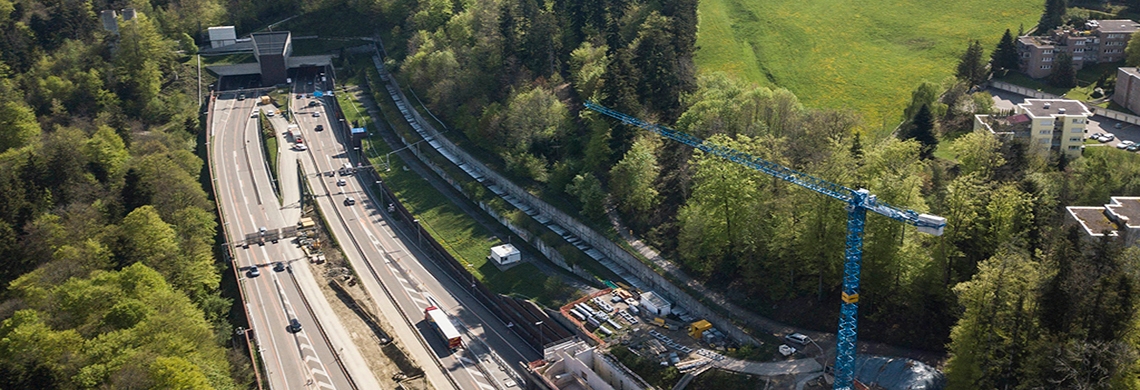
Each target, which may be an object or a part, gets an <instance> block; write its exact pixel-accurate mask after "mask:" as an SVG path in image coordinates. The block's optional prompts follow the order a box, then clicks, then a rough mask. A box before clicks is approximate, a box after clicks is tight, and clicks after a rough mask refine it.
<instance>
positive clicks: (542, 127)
mask: <svg viewBox="0 0 1140 390" xmlns="http://www.w3.org/2000/svg"><path fill="white" fill-rule="evenodd" d="M128 6H129V7H133V8H135V9H137V10H138V14H139V16H138V17H137V18H136V19H135V20H133V21H130V22H124V21H120V30H119V33H118V34H117V35H116V34H110V33H108V32H106V31H104V30H103V29H102V28H101V24H100V23H99V20H98V18H97V14H98V12H99V11H100V10H103V9H121V8H124V7H128ZM696 7H697V1H696V0H676V1H662V0H583V1H569V0H467V1H451V0H325V1H313V2H304V3H302V2H300V1H281V2H257V1H252V0H235V1H232V2H227V3H223V2H220V1H217V0H181V1H179V0H171V1H155V2H145V1H139V0H134V1H129V2H105V1H82V0H62V1H58V2H46V1H41V0H0V24H2V25H3V26H4V27H6V28H4V29H2V30H0V35H2V39H0V61H2V62H3V66H2V67H0V68H2V69H3V72H0V91H3V92H4V93H2V94H0V110H2V112H0V123H2V125H0V126H2V127H0V193H2V194H3V196H0V256H2V258H3V259H4V262H5V264H4V267H2V268H0V282H2V283H4V284H5V285H6V288H5V289H4V290H3V291H2V296H0V298H2V299H3V300H2V303H0V319H3V322H0V387H2V388H14V389H16V388H37V389H38V388H76V387H110V388H121V387H149V388H236V387H244V386H246V385H248V384H250V383H252V371H251V370H252V369H251V368H250V367H249V364H248V357H243V356H242V355H241V350H240V349H236V350H235V349H233V348H232V347H230V344H229V337H228V335H230V334H232V328H233V326H234V325H232V324H233V323H235V322H238V321H237V320H235V319H233V318H232V317H231V314H230V312H231V311H230V309H231V306H232V304H233V302H232V301H231V300H230V299H228V298H225V297H223V296H222V295H221V293H220V290H221V287H220V286H221V283H220V281H221V279H222V277H221V275H222V274H223V273H222V271H223V270H225V264H224V263H222V262H219V261H218V259H217V257H218V254H217V253H215V245H214V243H215V240H216V236H217V229H218V226H217V220H216V218H215V210H214V207H213V203H212V201H211V200H210V198H209V196H208V195H207V190H204V189H203V188H204V186H205V185H208V184H209V183H208V180H204V179H203V177H204V176H207V175H206V174H205V173H204V163H203V161H202V159H201V157H200V155H199V154H196V151H197V150H199V149H198V148H200V147H201V140H200V139H199V138H198V136H199V135H200V134H201V130H202V125H201V123H199V121H200V120H201V117H200V116H199V115H198V112H199V109H198V108H197V107H194V106H195V99H194V94H195V93H196V88H197V85H196V78H195V75H194V73H193V67H191V66H190V62H188V61H189V60H190V55H191V54H193V53H194V52H195V51H196V49H197V48H196V45H195V42H198V43H201V42H203V39H202V34H201V33H202V31H203V30H204V29H205V27H208V26H212V25H216V24H233V25H235V26H238V30H239V33H247V32H250V31H255V30H257V29H260V28H262V27H264V26H265V25H267V24H269V23H273V22H275V21H277V20H281V19H283V18H286V17H289V16H292V15H295V14H297V13H307V12H317V11H321V10H328V9H341V10H349V11H350V12H353V13H356V14H359V15H362V18H363V19H366V20H369V21H371V24H369V25H360V26H353V27H352V28H353V31H354V32H356V33H358V34H359V35H360V36H373V35H376V36H380V37H383V38H384V39H385V42H386V47H387V52H388V53H389V58H388V65H389V66H390V67H391V68H392V69H393V70H394V72H395V74H397V75H398V77H401V79H402V80H403V84H405V85H408V86H410V87H411V88H412V89H413V90H415V91H417V93H418V95H419V96H420V97H422V98H423V99H424V101H425V103H426V104H427V106H428V107H429V108H430V109H431V110H432V111H433V112H434V113H435V114H436V115H438V116H440V118H441V119H442V120H443V121H444V122H445V123H447V124H448V125H449V126H451V127H453V128H455V129H458V130H459V131H452V132H450V133H449V134H448V136H449V137H454V138H456V139H459V140H461V141H463V142H462V143H463V144H465V145H468V147H470V148H472V149H474V150H475V151H476V152H477V153H476V154H477V155H480V156H484V157H485V158H486V159H487V162H488V163H489V164H491V165H492V166H495V167H498V168H499V169H501V170H502V171H503V172H506V173H508V174H509V175H512V177H514V178H515V179H516V180H517V181H518V182H519V183H523V184H525V185H526V186H527V187H528V188H530V189H531V190H532V191H534V192H535V193H538V194H541V195H542V196H543V197H544V198H546V199H550V200H552V202H553V203H556V204H562V205H564V206H565V207H568V208H573V209H574V210H572V211H574V212H576V213H578V215H580V216H581V218H582V219H583V220H585V221H588V222H589V223H592V224H594V225H595V226H597V227H598V228H599V229H602V230H605V229H608V227H607V226H608V222H607V220H606V213H607V211H608V210H611V209H612V210H613V212H616V213H617V215H618V216H620V218H621V219H622V220H623V221H624V222H625V223H626V224H627V225H628V226H630V227H631V228H632V229H633V230H634V231H635V232H636V233H637V234H638V235H640V236H643V237H645V238H647V239H648V240H649V241H650V242H651V243H652V244H653V245H654V246H655V247H656V248H657V249H659V250H661V251H662V252H663V253H664V254H665V255H666V256H667V257H668V258H669V259H671V260H672V261H675V262H677V263H678V264H680V265H681V266H682V267H683V268H684V269H685V270H686V272H688V273H689V274H691V275H693V276H694V277H697V278H698V279H700V280H702V281H704V282H705V283H707V284H708V285H709V286H711V287H713V288H715V289H717V290H720V291H723V292H725V293H726V294H727V295H728V296H730V297H731V298H732V299H734V300H736V301H737V302H739V303H743V304H744V306H746V307H751V308H755V310H756V311H757V312H758V313H760V314H763V315H766V316H770V317H773V318H775V319H777V320H780V321H784V322H788V323H791V324H795V325H797V326H803V327H808V328H813V329H818V330H822V331H832V330H833V328H834V326H835V318H836V316H837V311H838V304H837V300H836V299H835V297H837V296H838V293H839V287H840V283H841V268H842V255H841V254H842V252H843V247H844V241H843V236H844V232H845V229H846V226H845V224H844V221H845V220H846V218H845V211H844V209H843V206H842V204H840V203H838V202H835V201H833V200H831V199H828V198H824V197H822V196H820V195H817V194H814V193H811V192H809V191H805V190H802V189H799V188H796V187H794V186H792V185H789V184H786V183H783V182H781V181H779V180H776V179H773V178H771V177H767V176H765V175H763V174H761V173H758V172H754V171H750V170H747V169H744V168H742V167H740V166H737V165H735V164H733V163H730V162H727V161H724V160H720V159H718V158H715V157H712V156H708V155H704V154H702V153H694V152H693V150H692V149H690V148H688V147H685V146H682V145H679V144H676V143H673V142H671V141H668V140H662V139H659V138H656V137H655V136H653V135H650V134H647V133H644V132H642V131H639V130H637V129H635V128H631V127H628V126H623V125H619V124H617V123H616V122H612V121H610V120H608V119H605V118H602V117H600V116H598V115H597V114H594V113H590V112H588V111H584V110H583V107H582V103H583V102H584V101H588V100H591V101H598V102H600V103H602V104H604V105H607V106H609V107H612V108H614V109H617V110H620V111H623V112H626V113H630V114H633V115H636V116H639V117H642V118H646V119H648V120H650V121H654V122H657V123H660V124H664V125H668V126H671V127H674V128H676V129H678V130H681V131H685V132H688V133H690V134H693V135H695V136H698V137H702V138H706V139H709V140H712V141H713V142H717V143H719V144H722V145H726V146H731V147H733V148H736V149H738V150H742V151H746V152H749V153H752V154H754V155H756V156H760V157H762V158H765V159H768V160H771V161H775V162H778V163H781V164H784V165H787V166H790V167H793V168H795V169H798V170H801V171H803V172H807V173H810V174H813V175H815V176H818V177H821V178H826V179H828V180H832V181H835V182H837V183H840V184H843V185H846V186H849V187H853V188H867V189H869V190H871V191H872V192H873V193H875V194H877V195H878V197H879V198H880V199H881V200H883V201H885V202H887V203H890V204H893V205H896V206H899V207H905V208H910V209H913V210H916V211H921V212H927V213H932V214H937V215H941V216H944V217H946V218H947V219H948V221H949V224H948V228H947V231H946V234H945V235H943V236H941V237H932V236H927V235H922V234H918V233H917V232H916V231H915V230H914V229H913V228H909V227H904V226H903V225H900V224H898V223H895V222H893V221H891V220H888V219H886V218H882V217H879V216H877V215H873V216H871V217H870V218H869V221H868V225H867V226H868V228H867V237H866V244H865V248H864V250H865V255H864V271H863V290H862V299H861V305H860V306H861V311H860V314H861V319H860V325H861V326H860V340H874V341H880V342H885V343H889V344H892V345H899V346H906V347H913V348H919V349H923V350H928V351H934V352H937V353H945V354H947V355H948V356H949V360H948V362H947V363H946V366H945V370H946V373H947V376H948V378H949V380H950V387H951V388H960V389H973V388H998V387H1001V388H1136V387H1137V383H1136V377H1137V373H1138V369H1140V367H1137V364H1136V363H1137V360H1138V357H1140V355H1138V351H1137V344H1136V343H1137V341H1136V340H1137V339H1136V336H1137V334H1136V330H1135V329H1136V327H1137V318H1136V302H1134V300H1133V299H1132V298H1133V297H1132V292H1133V291H1134V290H1135V289H1136V287H1137V282H1138V281H1140V279H1138V278H1140V273H1138V267H1137V265H1138V264H1140V263H1138V261H1140V251H1138V250H1137V249H1136V248H1134V247H1132V248H1125V247H1123V246H1121V244H1120V243H1119V242H1117V241H1113V240H1104V241H1090V240H1087V239H1085V238H1082V237H1081V235H1082V234H1083V233H1082V232H1080V231H1077V230H1075V229H1073V228H1071V227H1068V226H1067V225H1066V224H1065V223H1064V213H1065V210H1064V207H1065V206H1069V205H1099V204H1104V203H1107V202H1108V200H1109V197H1110V196H1114V195H1136V194H1140V161H1138V160H1140V159H1138V158H1137V156H1136V155H1135V154H1126V153H1122V152H1118V151H1116V150H1114V149H1109V148H1089V150H1087V151H1085V152H1084V156H1083V157H1082V158H1079V159H1067V158H1063V157H1059V156H1049V157H1042V156H1040V155H1037V154H1036V153H1030V152H1029V151H1028V148H1027V145H1024V144H1021V143H1017V142H999V141H997V140H996V139H994V138H992V137H988V136H986V135H984V134H980V133H973V132H971V131H970V123H971V118H972V115H973V114H975V113H987V112H991V111H993V110H994V109H993V106H992V104H989V103H987V102H989V97H988V96H987V95H985V94H981V93H974V90H973V89H972V88H970V85H969V83H966V82H963V81H961V80H937V81H934V82H927V83H923V84H921V85H917V86H914V93H913V95H912V99H911V103H910V104H909V105H908V107H906V109H905V110H904V115H903V118H899V119H901V120H903V121H904V124H903V126H901V127H900V129H898V131H897V132H895V134H896V135H897V136H892V137H885V138H882V139H877V138H872V137H870V136H867V135H866V134H878V133H881V132H874V131H870V130H872V128H871V127H870V126H875V125H874V124H866V123H863V121H862V120H861V117H860V114H859V113H858V112H853V111H846V110H835V109H817V108H811V107H805V106H804V105H802V104H801V103H800V102H799V99H798V98H797V97H796V96H795V95H794V94H792V93H791V92H789V91H787V90H783V89H779V88H775V89H773V88H767V87H760V86H756V85H750V84H746V83H743V82H740V81H738V80H734V79H732V78H730V77H728V76H725V75H722V74H715V73H712V74H705V73H701V72H699V71H698V69H696V67H695V66H694V64H693V61H692V58H693V53H694V52H695V51H696V50H698V49H699V48H697V47H696V46H695V42H696V34H697V29H696V26H697V13H696ZM1000 33H1001V32H1000V31H995V32H994V34H995V36H996V35H1000ZM948 66H951V65H948ZM965 79H966V80H968V79H969V78H965ZM876 130H877V129H876Z"/></svg>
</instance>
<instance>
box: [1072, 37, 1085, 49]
mask: <svg viewBox="0 0 1140 390" xmlns="http://www.w3.org/2000/svg"><path fill="white" fill-rule="evenodd" d="M1073 44H1074V45H1077V46H1084V45H1085V40H1084V39H1081V40H1078V41H1076V42H1074V43H1073ZM1078 50H1084V49H1078Z"/></svg>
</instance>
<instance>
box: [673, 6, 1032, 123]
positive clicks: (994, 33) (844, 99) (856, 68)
mask: <svg viewBox="0 0 1140 390" xmlns="http://www.w3.org/2000/svg"><path fill="white" fill-rule="evenodd" d="M1040 8H1041V1H1039V0H1038V1H1033V0H1011V1H1003V2H993V1H984V0H962V1H948V0H933V1H923V2H917V1H901V0H870V1H853V0H813V1H807V2H804V1H791V0H768V1H760V0H702V1H701V2H700V6H699V8H698V15H699V24H698V33H697V47H698V49H697V52H696V54H695V56H694V57H695V58H694V60H695V62H696V64H697V68H698V69H699V71H700V72H701V73H710V72H716V71H723V72H726V73H729V74H731V75H734V76H736V77H739V78H741V79H743V80H746V81H750V82H755V83H759V84H761V85H765V86H779V87H783V88H787V89H789V90H791V91H792V92H794V93H795V94H796V96H798V97H799V99H800V101H802V102H803V103H804V104H805V105H807V106H809V107H817V108H848V109H852V110H855V111H858V112H859V113H860V114H861V115H862V116H863V120H864V125H865V126H866V127H867V128H868V129H869V130H871V133H872V134H878V133H877V131H876V130H877V129H879V128H882V127H891V128H893V127H894V125H896V124H897V123H898V121H899V119H900V118H899V116H900V115H901V113H902V109H903V106H904V105H905V102H906V101H907V99H909V97H910V92H911V91H912V90H913V89H914V88H915V87H916V86H917V85H918V84H919V83H921V82H922V81H924V80H930V81H941V80H943V79H945V78H946V77H949V76H952V75H953V71H954V65H953V64H954V63H956V62H957V60H958V56H959V55H960V54H961V53H962V52H963V51H965V50H966V46H967V44H968V42H969V41H971V40H974V39H977V40H980V41H981V42H982V44H983V46H984V47H986V48H987V51H988V50H990V49H991V48H992V47H993V46H994V44H996V43H997V41H998V39H999V38H1001V33H1002V32H1003V31H1005V29H1007V28H1008V29H1011V30H1012V31H1014V32H1015V33H1016V32H1017V30H1018V28H1019V26H1020V25H1024V26H1025V28H1026V29H1028V28H1030V27H1032V26H1033V25H1034V24H1035V23H1036V22H1037V19H1038V17H1039V16H1040ZM840 10H841V11H840ZM837 11H840V12H837ZM987 55H988V54H987Z"/></svg>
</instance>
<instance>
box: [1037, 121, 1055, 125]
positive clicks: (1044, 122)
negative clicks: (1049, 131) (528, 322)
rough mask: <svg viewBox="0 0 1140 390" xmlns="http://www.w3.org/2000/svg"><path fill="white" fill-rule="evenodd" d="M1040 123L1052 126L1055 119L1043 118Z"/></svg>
mask: <svg viewBox="0 0 1140 390" xmlns="http://www.w3.org/2000/svg"><path fill="white" fill-rule="evenodd" d="M1040 123H1041V126H1052V125H1053V121H1051V120H1043V121H1041V122H1040Z"/></svg>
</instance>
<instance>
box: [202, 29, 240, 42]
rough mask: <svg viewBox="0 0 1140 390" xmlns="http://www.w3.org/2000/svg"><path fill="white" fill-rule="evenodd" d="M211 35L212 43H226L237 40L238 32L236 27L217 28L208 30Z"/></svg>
mask: <svg viewBox="0 0 1140 390" xmlns="http://www.w3.org/2000/svg"><path fill="white" fill-rule="evenodd" d="M206 31H207V32H209V34H210V40H211V41H224V40H235V39H237V31H236V30H234V26H217V27H210V28H208V29H206Z"/></svg>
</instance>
